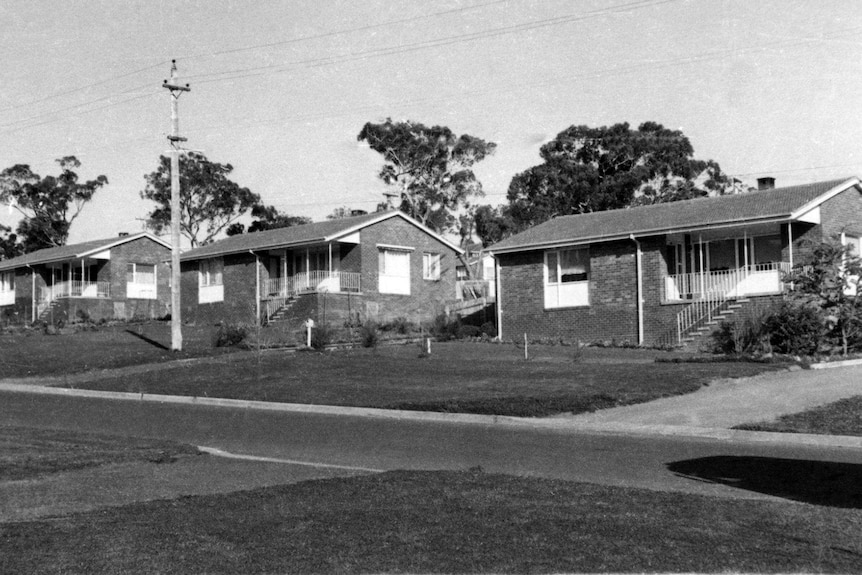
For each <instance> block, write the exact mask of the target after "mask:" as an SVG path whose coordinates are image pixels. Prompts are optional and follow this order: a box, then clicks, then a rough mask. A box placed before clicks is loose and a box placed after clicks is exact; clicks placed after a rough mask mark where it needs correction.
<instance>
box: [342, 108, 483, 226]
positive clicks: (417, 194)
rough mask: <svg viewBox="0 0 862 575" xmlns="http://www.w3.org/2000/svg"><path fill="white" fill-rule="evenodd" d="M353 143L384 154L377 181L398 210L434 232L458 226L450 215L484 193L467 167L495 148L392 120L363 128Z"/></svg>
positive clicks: (440, 129) (442, 129) (465, 136)
mask: <svg viewBox="0 0 862 575" xmlns="http://www.w3.org/2000/svg"><path fill="white" fill-rule="evenodd" d="M357 140H359V141H364V142H367V143H368V145H369V146H370V147H371V149H372V150H374V151H375V152H378V153H379V154H381V155H383V160H384V164H383V168H382V169H381V170H380V173H379V177H380V179H381V180H383V181H384V182H385V183H386V184H388V185H390V186H392V187H393V188H394V189H395V191H396V193H397V197H398V198H399V205H398V207H399V208H400V209H401V211H403V212H404V213H406V214H407V215H409V216H410V217H412V218H414V219H416V220H418V221H419V222H421V223H422V224H424V225H426V226H428V227H430V228H432V229H434V230H436V231H438V232H442V231H446V230H450V229H452V228H453V227H454V226H456V218H455V215H454V212H455V211H456V210H458V209H459V208H461V207H464V206H466V205H467V204H468V202H469V200H470V199H471V198H473V197H478V196H481V195H482V184H481V183H480V182H479V180H478V179H477V178H476V175H475V174H474V173H473V170H472V169H471V168H472V166H473V165H474V164H475V163H476V162H480V161H482V160H483V159H485V158H486V157H487V156H488V155H490V154H493V153H494V150H495V149H496V147H497V144H495V143H493V142H486V141H485V140H482V139H480V138H477V137H475V136H471V135H468V134H463V135H461V136H456V135H455V134H454V133H452V131H451V130H450V129H449V128H446V127H443V126H431V127H428V126H425V125H424V124H421V123H419V122H412V121H409V120H407V121H401V122H396V121H393V120H392V119H391V118H387V119H386V121H385V122H382V123H379V124H373V123H371V122H369V123H367V124H365V126H364V127H363V128H362V131H360V132H359V135H358V136H357Z"/></svg>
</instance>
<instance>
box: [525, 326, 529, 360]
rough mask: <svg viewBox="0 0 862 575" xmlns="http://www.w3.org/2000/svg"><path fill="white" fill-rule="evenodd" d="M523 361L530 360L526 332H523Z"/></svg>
mask: <svg viewBox="0 0 862 575" xmlns="http://www.w3.org/2000/svg"><path fill="white" fill-rule="evenodd" d="M524 359H530V355H529V354H528V353H527V332H524Z"/></svg>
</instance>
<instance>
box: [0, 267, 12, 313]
mask: <svg viewBox="0 0 862 575" xmlns="http://www.w3.org/2000/svg"><path fill="white" fill-rule="evenodd" d="M14 303H15V272H0V305H12V304H14Z"/></svg>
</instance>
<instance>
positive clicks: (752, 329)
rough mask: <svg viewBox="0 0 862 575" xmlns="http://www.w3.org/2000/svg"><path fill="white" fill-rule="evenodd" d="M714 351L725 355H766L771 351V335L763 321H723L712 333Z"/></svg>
mask: <svg viewBox="0 0 862 575" xmlns="http://www.w3.org/2000/svg"><path fill="white" fill-rule="evenodd" d="M712 343H713V351H714V352H716V353H724V354H740V353H766V352H769V351H771V348H770V345H769V334H768V332H766V330H765V329H764V327H763V322H762V320H761V319H757V320H755V321H752V320H745V321H723V322H721V323H720V324H719V326H718V329H717V330H715V331H714V332H713V333H712Z"/></svg>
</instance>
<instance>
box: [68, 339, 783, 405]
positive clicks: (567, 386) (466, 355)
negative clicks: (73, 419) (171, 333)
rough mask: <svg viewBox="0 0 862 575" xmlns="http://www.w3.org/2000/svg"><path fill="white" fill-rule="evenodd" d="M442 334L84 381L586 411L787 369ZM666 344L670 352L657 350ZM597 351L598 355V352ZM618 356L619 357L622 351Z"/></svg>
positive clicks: (191, 392) (305, 397)
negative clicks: (576, 354)
mask: <svg viewBox="0 0 862 575" xmlns="http://www.w3.org/2000/svg"><path fill="white" fill-rule="evenodd" d="M530 350H531V352H530V353H531V356H530V357H531V359H530V360H529V361H527V360H524V358H523V351H522V350H519V349H518V348H516V347H514V346H511V345H491V344H468V343H466V344H465V343H445V344H444V343H438V344H435V345H434V346H433V352H432V355H431V356H430V357H420V354H419V349H418V347H416V346H413V345H405V346H392V347H382V348H377V349H349V350H338V351H331V352H325V353H283V352H268V353H254V352H245V353H236V354H231V355H229V356H225V357H223V358H219V360H218V361H202V362H196V363H195V365H194V366H190V365H177V366H174V367H170V368H161V369H159V370H158V371H155V370H154V371H153V372H150V373H134V374H129V375H125V376H117V377H112V378H110V379H100V380H95V381H88V382H85V383H80V384H76V385H75V387H84V388H86V389H95V390H106V391H122V392H131V393H148V394H168V395H184V396H193V397H219V398H228V399H242V400H256V401H274V402H288V403H305V404H319V405H343V406H356V407H374V408H384V409H412V410H420V411H449V412H461V413H483V414H497V415H512V416H546V415H553V414H558V413H565V412H573V413H581V412H588V411H593V410H596V409H603V408H606V407H612V406H615V405H627V404H632V403H641V402H645V401H650V400H653V399H657V398H660V397H667V396H673V395H679V394H683V393H690V392H692V391H695V390H697V389H698V388H700V387H701V386H703V385H706V384H708V383H709V382H710V381H713V380H716V379H722V378H732V377H747V376H751V375H756V374H758V373H762V372H764V371H769V370H775V369H780V368H781V366H777V365H774V364H755V363H742V362H721V363H657V362H654V361H653V360H652V356H650V355H646V354H645V353H644V351H643V350H616V353H615V354H611V353H609V352H607V350H597V351H595V352H593V351H586V352H584V353H583V354H581V355H583V358H582V359H579V360H578V361H575V360H574V359H573V354H572V351H571V348H566V347H560V346H531V348H530ZM654 353H661V352H654ZM593 356H594V357H593ZM614 357H616V360H614Z"/></svg>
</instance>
